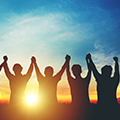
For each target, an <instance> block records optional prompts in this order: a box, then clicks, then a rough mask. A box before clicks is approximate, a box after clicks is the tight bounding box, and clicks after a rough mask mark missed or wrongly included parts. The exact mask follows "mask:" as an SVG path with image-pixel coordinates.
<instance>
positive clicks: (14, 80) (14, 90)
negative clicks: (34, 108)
mask: <svg viewBox="0 0 120 120" xmlns="http://www.w3.org/2000/svg"><path fill="white" fill-rule="evenodd" d="M8 79H9V84H10V89H11V97H10V103H13V104H14V103H16V102H17V103H18V102H23V100H24V92H25V88H26V84H27V81H28V80H29V77H28V76H27V75H19V76H14V75H11V76H9V78H8Z"/></svg>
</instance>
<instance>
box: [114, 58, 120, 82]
mask: <svg viewBox="0 0 120 120" xmlns="http://www.w3.org/2000/svg"><path fill="white" fill-rule="evenodd" d="M113 59H114V61H115V73H114V77H115V78H116V80H118V81H117V82H119V64H118V58H117V57H113Z"/></svg>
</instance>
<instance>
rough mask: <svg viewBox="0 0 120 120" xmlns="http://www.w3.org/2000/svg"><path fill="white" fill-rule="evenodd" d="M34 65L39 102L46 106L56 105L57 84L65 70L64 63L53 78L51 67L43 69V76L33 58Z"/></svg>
mask: <svg viewBox="0 0 120 120" xmlns="http://www.w3.org/2000/svg"><path fill="white" fill-rule="evenodd" d="M34 65H35V70H36V75H37V80H38V82H39V93H40V102H41V103H43V102H44V103H45V104H47V105H50V104H51V103H52V104H54V103H55V104H56V103H57V84H58V82H59V81H60V80H61V77H62V74H63V72H64V70H65V68H66V61H65V63H64V65H63V66H62V68H61V70H60V71H59V72H58V73H57V74H56V75H54V76H53V73H54V70H53V68H52V67H51V66H48V67H46V68H45V71H44V74H45V76H43V75H42V74H41V72H40V70H39V68H38V66H37V63H36V59H35V58H34Z"/></svg>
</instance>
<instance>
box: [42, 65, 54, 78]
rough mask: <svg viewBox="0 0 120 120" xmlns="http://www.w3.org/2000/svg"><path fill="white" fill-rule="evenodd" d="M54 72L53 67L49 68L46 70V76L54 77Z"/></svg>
mask: <svg viewBox="0 0 120 120" xmlns="http://www.w3.org/2000/svg"><path fill="white" fill-rule="evenodd" d="M53 71H54V70H53V68H52V67H51V66H48V67H46V68H45V71H44V74H45V75H46V76H52V75H53Z"/></svg>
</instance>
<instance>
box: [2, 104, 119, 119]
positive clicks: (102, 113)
mask: <svg viewBox="0 0 120 120" xmlns="http://www.w3.org/2000/svg"><path fill="white" fill-rule="evenodd" d="M119 113H120V105H119V104H118V105H110V106H98V105H97V104H90V105H88V106H86V107H85V106H84V107H82V108H81V107H78V106H76V107H75V106H74V105H72V104H57V105H51V106H49V107H48V106H42V105H41V106H38V105H36V106H25V105H19V107H18V105H17V106H15V105H8V104H1V105H0V120H117V119H120V115H119Z"/></svg>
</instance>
